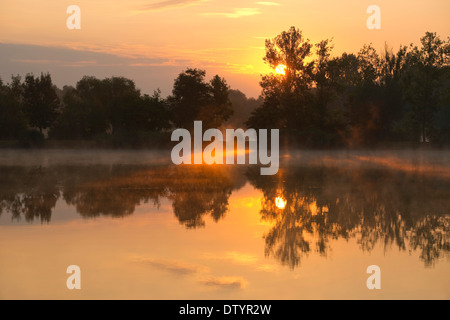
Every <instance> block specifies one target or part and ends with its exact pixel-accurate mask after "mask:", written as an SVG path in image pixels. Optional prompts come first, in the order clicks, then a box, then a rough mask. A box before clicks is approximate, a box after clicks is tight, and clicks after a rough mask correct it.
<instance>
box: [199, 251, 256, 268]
mask: <svg viewBox="0 0 450 320" xmlns="http://www.w3.org/2000/svg"><path fill="white" fill-rule="evenodd" d="M203 257H204V258H205V259H208V260H228V261H231V262H232V263H235V264H243V265H246V264H253V263H255V262H257V261H258V257H257V256H255V255H252V254H247V253H242V252H236V251H232V252H225V253H223V254H215V253H205V254H204V255H203Z"/></svg>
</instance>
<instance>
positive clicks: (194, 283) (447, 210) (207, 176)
mask: <svg viewBox="0 0 450 320" xmlns="http://www.w3.org/2000/svg"><path fill="white" fill-rule="evenodd" d="M167 156H168V155H167V154H166V153H164V152H147V151H129V152H118V151H103V152H92V151H42V150H41V151H7V150H5V151H2V152H1V154H0V210H1V211H0V212H1V214H0V298H3V299H9V298H26V299H27V298H39V299H55V298H56V299H59V298H62V299H78V298H86V299H317V298H326V299H371V298H374V299H375V298H377V299H379V298H394V299H405V298H412V299H416V298H424V299H428V298H441V299H448V298H450V289H449V288H450V273H449V267H450V259H449V257H450V254H449V249H450V240H449V235H450V227H449V222H450V153H449V152H446V151H397V152H393V151H389V152H387V151H386V152H381V151H378V152H356V151H353V152H301V151H298V152H292V153H290V154H285V155H283V156H282V163H281V166H280V171H279V173H278V174H277V175H275V176H261V175H260V170H259V168H258V167H252V166H202V165H192V166H174V165H171V164H170V162H169V161H170V159H169V158H168V157H167ZM72 264H75V265H78V266H80V268H81V272H82V281H81V282H82V289H81V290H73V291H71V290H68V289H67V287H66V279H67V277H68V275H67V274H66V268H67V267H68V266H69V265H72ZM370 265H378V266H380V268H381V272H382V278H381V279H382V281H381V283H382V289H381V290H374V291H371V290H368V289H367V287H366V279H367V278H368V276H369V275H368V274H366V269H367V267H368V266H370Z"/></svg>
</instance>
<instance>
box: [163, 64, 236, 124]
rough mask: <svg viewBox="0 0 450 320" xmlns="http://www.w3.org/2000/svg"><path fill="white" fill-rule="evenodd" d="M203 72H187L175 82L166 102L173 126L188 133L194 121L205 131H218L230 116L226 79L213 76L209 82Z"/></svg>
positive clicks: (197, 70)
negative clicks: (184, 129)
mask: <svg viewBox="0 0 450 320" xmlns="http://www.w3.org/2000/svg"><path fill="white" fill-rule="evenodd" d="M205 77H206V72H205V71H204V70H199V69H187V70H186V71H184V72H182V73H180V74H179V76H178V77H177V79H176V80H175V83H174V86H173V91H172V96H170V97H169V98H168V101H169V104H170V108H171V113H172V115H171V119H172V121H173V124H174V125H175V126H176V127H179V128H188V129H191V128H192V126H193V124H194V121H195V120H201V121H203V122H204V127H207V128H217V127H220V126H221V125H222V124H223V122H224V121H226V120H228V119H229V117H230V116H231V114H232V108H231V103H230V100H229V87H228V85H227V83H226V81H225V79H223V78H220V77H219V76H218V75H216V76H215V77H214V78H213V79H212V80H211V81H210V82H207V81H206V80H205Z"/></svg>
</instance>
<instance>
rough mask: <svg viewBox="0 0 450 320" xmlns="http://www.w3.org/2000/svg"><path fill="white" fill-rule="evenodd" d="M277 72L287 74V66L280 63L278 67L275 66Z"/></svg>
mask: <svg viewBox="0 0 450 320" xmlns="http://www.w3.org/2000/svg"><path fill="white" fill-rule="evenodd" d="M275 72H276V73H277V74H281V75H283V76H284V75H285V74H286V66H285V65H284V64H279V65H278V66H277V67H276V68H275Z"/></svg>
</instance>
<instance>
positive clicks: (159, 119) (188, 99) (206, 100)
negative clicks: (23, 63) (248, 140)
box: [0, 27, 450, 148]
mask: <svg viewBox="0 0 450 320" xmlns="http://www.w3.org/2000/svg"><path fill="white" fill-rule="evenodd" d="M332 50H333V44H332V40H330V39H327V40H323V41H321V42H319V43H317V44H314V45H313V44H311V43H310V41H309V39H306V38H305V37H304V36H303V34H302V32H301V31H300V30H299V29H296V28H295V27H291V28H290V29H289V30H288V31H284V32H282V33H281V34H280V35H279V36H277V37H276V38H274V39H268V40H266V54H265V57H264V61H265V62H266V63H267V64H268V65H269V66H270V67H272V68H273V69H274V70H275V69H279V67H280V66H282V67H283V68H282V70H284V72H280V73H275V72H274V73H271V74H267V75H263V76H262V79H261V82H260V85H261V88H262V94H261V96H260V97H259V99H257V100H256V99H247V97H245V95H243V94H242V93H241V92H240V91H238V90H232V89H230V87H229V85H228V84H227V82H226V80H225V79H224V78H221V77H220V76H218V75H216V76H214V77H213V78H212V79H211V80H210V81H208V80H206V72H205V71H204V70H199V69H191V68H190V69H187V70H185V71H183V72H181V73H180V74H179V75H178V77H177V78H176V79H175V81H174V85H173V90H172V94H171V95H170V96H168V97H166V98H163V97H162V96H161V92H160V91H159V90H158V91H155V92H154V93H153V95H148V94H142V93H141V92H140V90H139V89H138V88H136V85H135V83H134V81H133V80H130V79H127V78H124V77H111V78H106V79H103V80H101V79H97V78H95V77H92V76H85V77H83V78H82V79H81V80H80V81H78V83H77V84H76V86H75V87H72V86H64V87H63V89H62V90H60V89H58V88H57V87H56V86H55V85H54V84H53V83H52V79H51V76H50V74H48V73H47V74H44V73H42V74H41V75H40V76H35V75H33V74H27V75H26V77H25V79H24V80H23V81H22V79H21V77H20V76H12V78H11V81H10V82H9V83H7V84H4V83H3V82H2V80H1V79H0V140H15V141H19V142H20V143H21V144H22V145H25V146H27V145H33V144H38V143H39V142H42V141H43V140H44V136H46V137H47V138H48V139H49V140H80V141H92V140H95V141H106V142H108V143H112V144H113V145H116V146H128V145H140V144H145V143H144V142H145V141H152V143H153V142H157V141H159V142H161V143H162V144H164V143H167V141H168V140H170V139H167V134H168V133H170V131H171V130H173V129H174V128H186V129H191V128H192V126H193V123H194V120H202V121H203V127H204V128H205V129H208V128H220V127H224V126H228V127H233V128H234V127H236V126H239V127H240V126H246V127H248V128H255V129H261V128H265V129H272V128H278V129H280V135H281V139H282V141H281V142H282V143H284V144H287V145H295V146H303V147H311V148H315V147H319V148H330V147H346V146H350V147H354V146H379V145H381V146H383V145H389V144H392V143H394V144H397V143H419V142H431V143H433V144H435V145H443V144H449V143H450V38H449V39H447V40H446V41H444V40H442V39H441V38H440V37H439V36H438V35H437V34H436V33H431V32H427V33H425V35H424V36H423V37H422V38H421V39H420V45H419V46H415V45H413V44H411V45H409V46H400V48H399V50H398V51H397V52H395V53H394V52H393V50H392V49H390V48H388V47H387V46H386V47H385V49H384V51H383V52H382V53H378V52H377V51H376V50H375V49H374V48H373V46H372V45H365V46H364V47H363V48H362V49H361V50H360V51H359V52H358V53H357V54H353V53H343V54H342V55H341V56H339V57H332ZM236 128H237V127H236ZM147 145H148V144H147ZM150 145H151V144H150Z"/></svg>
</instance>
